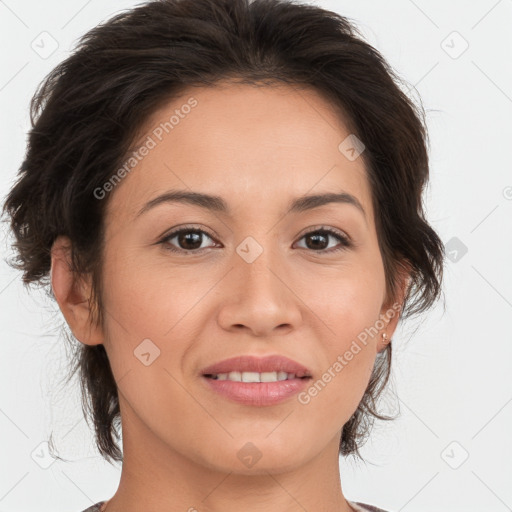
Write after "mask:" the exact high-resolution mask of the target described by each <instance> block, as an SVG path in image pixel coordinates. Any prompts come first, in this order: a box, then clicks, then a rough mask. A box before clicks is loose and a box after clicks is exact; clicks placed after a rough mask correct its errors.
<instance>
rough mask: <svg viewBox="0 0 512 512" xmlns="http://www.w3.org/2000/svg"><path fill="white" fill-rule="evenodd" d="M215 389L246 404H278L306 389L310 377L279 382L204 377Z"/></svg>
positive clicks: (235, 400) (231, 398)
mask: <svg viewBox="0 0 512 512" xmlns="http://www.w3.org/2000/svg"><path fill="white" fill-rule="evenodd" d="M203 379H204V380H206V383H207V385H208V386H209V387H210V389H213V391H215V392H217V393H219V394H220V395H223V396H225V397H226V398H228V399H230V400H233V401H234V402H238V403H241V404H245V405H260V406H263V405H276V404H279V403H281V402H284V401H285V400H287V399H288V398H290V397H291V396H293V395H296V394H297V393H299V392H300V391H301V390H302V389H304V388H305V387H306V386H307V385H308V383H309V381H310V380H311V379H310V378H308V379H290V380H280V381H277V382H235V381H231V380H218V379H211V378H209V377H204V376H203Z"/></svg>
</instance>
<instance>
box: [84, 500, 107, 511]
mask: <svg viewBox="0 0 512 512" xmlns="http://www.w3.org/2000/svg"><path fill="white" fill-rule="evenodd" d="M103 503H105V502H104V501H99V502H98V503H95V504H94V505H93V506H92V507H89V508H86V509H85V510H84V511H83V512H100V509H101V506H102V505H103Z"/></svg>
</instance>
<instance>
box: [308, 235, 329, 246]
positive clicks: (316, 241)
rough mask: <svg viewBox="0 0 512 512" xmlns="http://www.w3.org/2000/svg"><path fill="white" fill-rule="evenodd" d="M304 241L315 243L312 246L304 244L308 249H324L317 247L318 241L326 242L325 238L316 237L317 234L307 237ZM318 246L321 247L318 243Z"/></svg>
mask: <svg viewBox="0 0 512 512" xmlns="http://www.w3.org/2000/svg"><path fill="white" fill-rule="evenodd" d="M306 239H307V240H314V241H315V243H313V244H312V246H311V244H309V243H306V245H307V246H308V249H324V248H325V247H318V240H319V239H323V241H324V242H326V241H327V237H326V236H325V235H318V234H315V235H309V236H308V237H306ZM315 244H316V245H315ZM320 245H321V246H322V245H323V244H322V243H320Z"/></svg>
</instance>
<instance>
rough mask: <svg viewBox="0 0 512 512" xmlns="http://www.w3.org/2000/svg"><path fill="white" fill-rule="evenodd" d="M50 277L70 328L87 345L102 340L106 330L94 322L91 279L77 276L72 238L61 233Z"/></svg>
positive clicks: (52, 251) (55, 247)
mask: <svg viewBox="0 0 512 512" xmlns="http://www.w3.org/2000/svg"><path fill="white" fill-rule="evenodd" d="M50 281H51V286H52V291H53V295H54V296H55V299H56V300H57V303H58V304H59V308H60V310H61V311H62V314H63V315H64V318H65V319H66V322H67V324H68V325H69V328H70V329H71V332H72V333H73V335H74V336H75V338H77V339H78V340H79V341H80V342H81V343H84V344H85V345H98V344H101V343H103V333H102V332H101V329H100V328H99V327H97V326H94V325H91V315H92V310H91V306H90V301H89V297H90V294H91V285H90V279H88V280H87V281H86V280H84V279H83V278H77V276H76V275H75V273H74V272H73V270H72V266H71V241H70V240H69V238H68V237H65V236H59V237H57V239H56V240H55V241H54V243H53V245H52V249H51V270H50Z"/></svg>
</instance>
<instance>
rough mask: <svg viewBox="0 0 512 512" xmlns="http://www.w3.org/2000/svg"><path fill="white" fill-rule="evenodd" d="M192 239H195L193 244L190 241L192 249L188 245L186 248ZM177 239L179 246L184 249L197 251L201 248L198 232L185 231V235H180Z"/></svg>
mask: <svg viewBox="0 0 512 512" xmlns="http://www.w3.org/2000/svg"><path fill="white" fill-rule="evenodd" d="M192 237H193V238H195V244H194V241H192V247H191V246H190V245H189V246H187V244H188V242H190V240H191V238H192ZM178 239H179V243H180V245H181V246H183V248H184V249H198V248H199V247H201V234H200V233H198V232H195V231H187V232H186V233H181V234H180V235H179V237H178Z"/></svg>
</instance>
